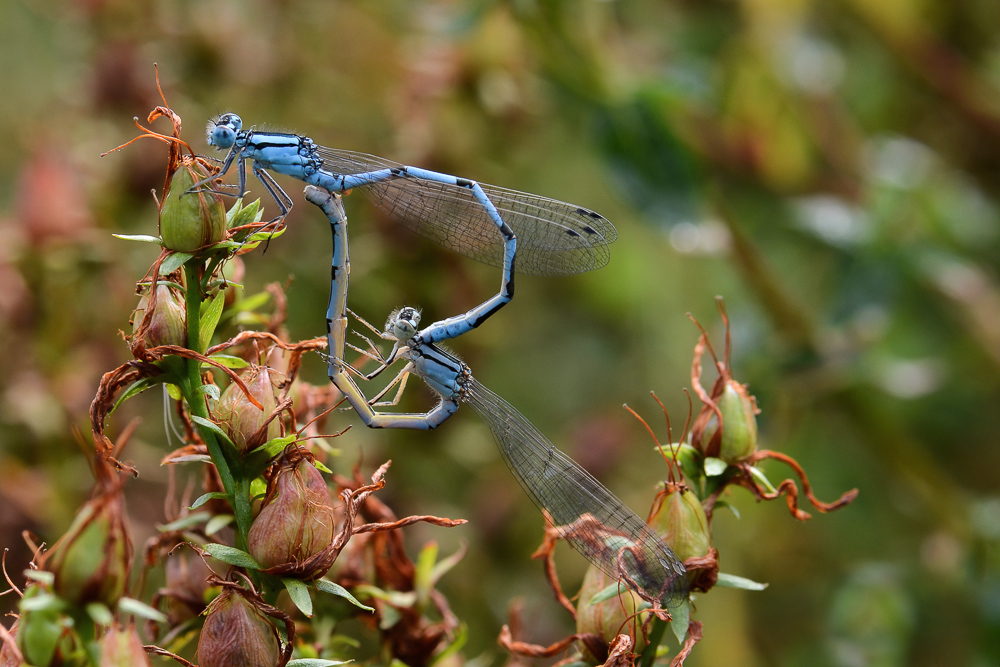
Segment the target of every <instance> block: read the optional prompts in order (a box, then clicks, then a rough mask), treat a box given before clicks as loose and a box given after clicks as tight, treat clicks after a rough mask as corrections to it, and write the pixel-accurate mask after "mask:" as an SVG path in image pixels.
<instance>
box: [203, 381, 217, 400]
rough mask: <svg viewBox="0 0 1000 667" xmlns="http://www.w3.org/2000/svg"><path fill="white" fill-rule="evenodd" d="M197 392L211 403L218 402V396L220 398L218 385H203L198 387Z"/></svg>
mask: <svg viewBox="0 0 1000 667" xmlns="http://www.w3.org/2000/svg"><path fill="white" fill-rule="evenodd" d="M198 390H199V391H200V392H201V393H203V394H205V395H206V396H208V397H209V398H210V399H212V400H213V401H217V400H219V396H221V394H220V393H219V385H217V384H203V385H201V386H200V387H198Z"/></svg>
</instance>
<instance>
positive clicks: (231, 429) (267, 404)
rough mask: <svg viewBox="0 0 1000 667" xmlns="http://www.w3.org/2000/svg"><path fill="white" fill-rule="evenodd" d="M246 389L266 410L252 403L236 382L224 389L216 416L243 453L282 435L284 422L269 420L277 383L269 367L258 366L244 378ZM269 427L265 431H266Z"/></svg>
mask: <svg viewBox="0 0 1000 667" xmlns="http://www.w3.org/2000/svg"><path fill="white" fill-rule="evenodd" d="M243 380H244V382H245V383H246V385H247V388H248V389H249V390H250V394H251V396H253V397H254V398H255V399H256V400H257V402H258V403H259V404H260V405H262V406H263V408H264V409H263V410H262V409H260V408H258V407H257V406H256V405H254V404H253V403H251V402H250V399H249V398H247V395H246V394H245V393H244V392H243V389H242V388H241V387H240V386H239V385H237V384H236V383H232V384H230V385H229V386H228V387H226V390H225V391H223V392H222V396H221V397H220V398H219V403H218V405H217V406H216V408H215V419H216V421H218V422H219V423H220V424H221V425H222V427H223V428H224V429H225V430H226V432H227V433H228V434H229V438H230V439H231V440H232V441H233V444H234V445H236V448H237V449H239V450H240V451H241V452H247V451H248V450H250V449H253V448H254V447H257V446H259V445H262V444H264V443H265V442H267V441H268V440H271V439H272V438H277V437H278V436H279V435H281V425H280V424H279V423H278V420H277V419H274V420H271V422H270V423H267V420H268V418H269V417H270V416H271V413H273V412H274V408H275V406H276V405H277V403H276V401H275V398H274V385H273V384H272V382H271V372H270V371H269V370H268V368H267V366H255V367H253V369H251V371H250V372H249V376H246V375H245V376H244V377H243ZM265 426H266V430H263V429H264V428H265Z"/></svg>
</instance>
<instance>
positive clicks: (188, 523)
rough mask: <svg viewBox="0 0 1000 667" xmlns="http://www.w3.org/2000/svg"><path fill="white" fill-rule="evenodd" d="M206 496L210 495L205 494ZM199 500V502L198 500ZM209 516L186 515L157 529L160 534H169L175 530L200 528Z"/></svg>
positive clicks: (200, 513)
mask: <svg viewBox="0 0 1000 667" xmlns="http://www.w3.org/2000/svg"><path fill="white" fill-rule="evenodd" d="M205 495H206V496H210V495H212V494H210V493H206V494H205ZM199 500H201V499H200V498H199ZM211 516H212V515H211V514H209V513H208V512H194V513H193V514H188V515H187V516H182V517H181V518H179V519H176V520H175V521H171V522H170V523H168V524H167V525H165V526H159V527H158V529H159V530H160V532H162V533H170V532H174V531H177V530H187V529H188V528H194V527H195V526H200V525H201V524H203V523H205V522H206V521H208V520H209V519H210V518H211Z"/></svg>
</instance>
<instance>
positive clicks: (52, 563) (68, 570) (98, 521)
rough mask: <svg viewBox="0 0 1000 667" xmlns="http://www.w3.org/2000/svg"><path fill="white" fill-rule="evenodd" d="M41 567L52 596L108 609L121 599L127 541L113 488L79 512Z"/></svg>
mask: <svg viewBox="0 0 1000 667" xmlns="http://www.w3.org/2000/svg"><path fill="white" fill-rule="evenodd" d="M41 566H42V569H45V570H48V571H50V572H52V573H53V575H54V577H55V581H54V584H53V590H54V591H55V593H56V594H57V595H58V596H59V597H61V598H62V599H64V600H66V601H67V602H70V603H73V604H86V603H89V602H101V603H103V604H105V605H106V606H108V607H109V608H112V609H114V607H115V605H116V604H118V600H119V599H120V598H121V597H122V595H124V594H125V588H126V586H127V585H128V578H129V571H130V570H131V567H132V540H131V538H130V537H129V533H128V530H127V528H126V525H125V508H124V502H123V500H122V495H121V488H120V486H119V485H113V486H112V487H111V488H109V489H107V490H105V491H103V492H102V493H101V494H100V495H98V496H97V497H95V498H93V499H91V500H89V501H87V503H86V504H85V505H84V506H83V507H81V508H80V510H79V511H78V512H77V513H76V517H75V518H74V519H73V523H72V525H70V527H69V530H68V531H67V532H66V534H65V535H63V536H62V537H61V538H60V539H59V541H58V542H56V544H55V545H54V546H53V547H52V549H51V550H50V551H49V552H48V553H46V554H45V557H44V559H43V560H42V563H41Z"/></svg>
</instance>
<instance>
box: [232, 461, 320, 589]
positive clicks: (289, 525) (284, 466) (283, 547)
mask: <svg viewBox="0 0 1000 667" xmlns="http://www.w3.org/2000/svg"><path fill="white" fill-rule="evenodd" d="M333 530H334V511H333V502H332V501H331V499H330V490H329V489H328V488H327V486H326V481H324V479H323V476H322V475H320V472H319V471H318V470H317V469H316V467H315V466H314V465H313V464H312V462H311V461H309V459H308V458H306V457H299V458H298V460H297V461H294V462H293V461H290V460H289V459H283V460H282V463H281V466H280V467H279V468H278V471H277V472H276V473H275V474H274V476H273V477H272V478H271V480H270V482H269V483H268V488H267V496H266V497H265V499H264V505H263V507H262V508H261V510H260V514H258V515H257V518H256V519H255V520H254V522H253V525H252V526H251V527H250V533H249V534H248V535H247V545H248V547H249V550H250V554H251V555H252V556H253V557H254V558H255V559H256V560H257V562H258V563H260V564H261V565H263V566H264V567H265V568H271V567H275V566H278V565H287V564H293V563H302V562H303V561H305V560H307V559H308V558H310V557H312V556H315V555H316V554H318V553H320V552H321V551H323V550H324V549H326V548H327V547H328V546H329V545H330V542H331V541H332V540H333ZM324 574H326V572H325V569H324V571H323V572H304V573H300V574H297V576H298V577H299V578H302V579H306V580H310V579H316V578H318V577H321V576H323V575H324Z"/></svg>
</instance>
